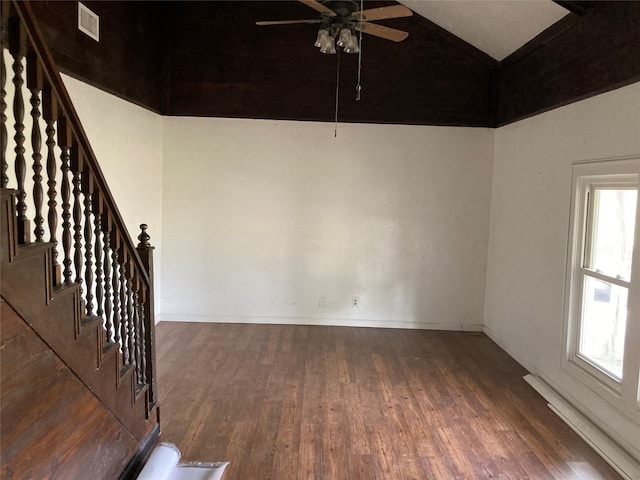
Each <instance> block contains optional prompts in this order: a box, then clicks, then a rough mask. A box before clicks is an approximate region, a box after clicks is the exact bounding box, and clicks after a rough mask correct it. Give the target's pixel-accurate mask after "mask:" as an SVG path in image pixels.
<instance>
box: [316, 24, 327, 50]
mask: <svg viewBox="0 0 640 480" xmlns="http://www.w3.org/2000/svg"><path fill="white" fill-rule="evenodd" d="M328 38H329V31H328V30H327V29H324V28H321V29H320V30H318V36H317V38H316V43H315V44H314V46H316V47H318V48H322V46H323V45H324V44H325V42H326V41H327V39H328Z"/></svg>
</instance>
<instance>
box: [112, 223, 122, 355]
mask: <svg viewBox="0 0 640 480" xmlns="http://www.w3.org/2000/svg"><path fill="white" fill-rule="evenodd" d="M114 237H115V235H114ZM118 248H119V244H118V243H117V240H116V238H114V239H113V242H112V244H111V271H112V272H113V275H112V277H111V291H112V292H113V303H112V307H113V341H114V342H115V343H120V285H119V281H120V271H119V270H120V264H119V263H118Z"/></svg>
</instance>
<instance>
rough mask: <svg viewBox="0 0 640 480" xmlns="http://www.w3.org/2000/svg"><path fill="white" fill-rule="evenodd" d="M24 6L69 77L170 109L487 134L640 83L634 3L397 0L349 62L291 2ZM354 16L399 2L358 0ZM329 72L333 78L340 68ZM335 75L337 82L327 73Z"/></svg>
mask: <svg viewBox="0 0 640 480" xmlns="http://www.w3.org/2000/svg"><path fill="white" fill-rule="evenodd" d="M83 3H84V4H86V5H87V6H88V7H89V8H91V9H92V10H94V11H95V12H96V13H97V14H98V15H100V30H101V32H100V33H101V41H100V43H96V42H95V41H94V40H92V39H89V38H88V37H86V36H85V35H83V34H82V33H80V32H78V31H77V29H76V25H75V22H76V19H77V11H76V9H77V3H76V2H58V1H39V2H33V4H32V8H33V10H34V12H35V13H36V15H37V17H38V18H39V20H40V26H41V29H42V31H43V33H44V35H45V37H46V39H47V42H48V43H49V45H50V47H51V49H52V51H53V54H54V58H56V60H57V61H58V63H59V65H60V67H61V69H62V70H63V71H65V72H66V73H69V74H71V75H74V76H76V77H79V78H81V79H84V80H86V81H88V82H89V83H92V84H94V85H96V86H98V87H100V88H103V89H105V90H108V91H111V92H113V93H115V94H117V95H120V96H122V97H124V98H127V99H129V100H132V101H134V102H136V103H139V104H141V105H143V106H145V107H147V108H150V109H152V110H154V111H158V112H161V113H163V114H167V115H198V116H221V117H242V118H268V119H295V120H316V121H332V120H333V118H334V114H335V110H336V108H335V107H336V86H339V89H338V92H339V95H338V99H339V109H338V112H339V120H340V121H343V122H366V123H371V122H375V123H401V124H429V125H465V126H485V127H490V126H496V125H502V124H505V123H508V122H511V121H514V120H517V119H519V118H524V117H526V116H529V115H533V114H536V113H539V112H541V111H544V110H548V109H550V108H555V107H557V106H559V105H562V104H565V103H568V102H571V101H575V100H577V99H580V98H584V97H586V96H589V95H594V94H597V93H600V92H602V91H606V90H607V89H611V88H616V87H617V86H621V85H624V84H628V83H632V82H635V81H639V80H640V55H638V51H640V33H639V32H640V29H638V28H637V27H638V25H639V24H640V2H582V1H570V0H566V1H565V0H557V1H556V2H552V1H551V0H535V1H530V0H524V1H523V0H518V1H492V0H489V1H484V0H475V1H429V0H403V1H402V3H404V4H405V5H407V6H409V7H410V8H412V9H414V10H415V11H416V12H417V14H415V15H413V16H411V17H406V18H395V19H388V20H379V21H376V23H379V24H383V25H385V26H388V27H391V28H396V29H400V30H404V31H406V32H408V33H409V37H408V38H407V39H406V40H404V41H403V42H400V43H395V42H391V41H388V40H384V39H381V38H378V37H375V36H371V35H365V36H364V40H363V52H362V63H361V66H362V69H361V75H362V99H361V100H360V101H356V100H355V86H356V82H357V72H358V56H357V55H347V54H341V55H323V54H321V53H320V52H319V51H318V49H317V48H315V47H314V46H313V43H314V41H315V37H316V33H317V30H318V26H317V25H316V24H295V25H285V26H257V25H256V24H255V22H256V21H257V20H283V19H306V18H309V19H311V18H316V16H317V15H318V14H317V12H315V11H314V10H312V9H310V8H309V7H308V6H306V5H304V4H303V3H301V2H298V1H233V2H232V1H196V2H190V1H174V2H154V1H149V2H101V1H92V0H86V1H84V2H83ZM364 5H365V7H364V8H365V9H369V8H375V7H380V6H388V5H397V2H393V1H384V0H380V1H378V0H376V1H373V0H366V1H365V2H364ZM338 67H339V72H338ZM338 73H339V82H337V81H336V80H337V77H338Z"/></svg>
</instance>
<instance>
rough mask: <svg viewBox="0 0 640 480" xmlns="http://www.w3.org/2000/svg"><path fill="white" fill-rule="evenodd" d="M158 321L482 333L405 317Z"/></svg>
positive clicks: (171, 317) (473, 327)
mask: <svg viewBox="0 0 640 480" xmlns="http://www.w3.org/2000/svg"><path fill="white" fill-rule="evenodd" d="M156 318H158V319H159V321H160V322H197V323H259V324H277V325H319V326H322V325H325V326H332V327H369V328H400V329H406V330H448V331H459V332H481V331H482V324H461V323H453V322H451V323H445V322H418V321H407V320H377V319H373V320H372V319H352V318H330V317H328V318H320V317H267V316H251V315H237V316H236V315H184V314H161V315H158V316H157V317H156Z"/></svg>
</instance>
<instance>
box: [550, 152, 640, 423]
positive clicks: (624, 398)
mask: <svg viewBox="0 0 640 480" xmlns="http://www.w3.org/2000/svg"><path fill="white" fill-rule="evenodd" d="M603 180H604V184H605V185H606V186H611V187H613V186H630V180H631V181H632V182H633V183H635V185H636V186H637V185H638V183H639V182H640V157H635V158H625V159H619V160H603V161H589V162H581V163H575V164H574V165H573V172H572V189H571V218H570V228H569V242H568V252H567V266H566V288H565V309H564V328H563V345H564V348H565V350H564V352H563V357H562V364H561V367H562V369H563V371H565V372H566V373H568V374H569V375H570V376H571V377H573V378H574V379H576V380H577V381H579V382H580V383H582V384H583V385H584V386H586V387H587V388H588V389H589V390H591V391H592V392H594V393H596V394H597V395H598V396H600V397H601V398H603V399H604V400H606V401H607V402H609V403H610V404H612V405H613V406H614V407H615V408H616V409H617V410H618V411H620V412H621V413H623V414H625V415H628V416H629V417H630V418H633V419H636V420H637V419H639V418H640V390H639V386H640V348H639V347H638V346H639V345H640V195H638V204H637V206H636V225H635V239H634V249H633V260H632V272H631V279H630V281H629V282H626V281H622V285H624V286H625V287H627V286H628V287H629V290H628V303H627V312H628V316H627V319H628V320H627V328H626V333H625V352H624V358H625V360H624V365H623V374H622V378H623V380H622V381H621V382H620V381H616V380H615V378H613V377H612V376H610V375H608V374H606V373H605V372H604V371H603V370H602V369H600V368H598V367H596V366H594V365H593V364H592V363H591V362H589V361H587V360H586V359H584V358H582V357H580V356H579V355H577V342H578V338H579V317H578V315H579V314H580V310H581V308H582V307H581V300H582V278H583V275H584V271H583V269H582V268H581V267H582V255H583V252H584V242H585V241H586V238H585V237H586V235H584V236H583V230H584V227H585V222H586V202H585V201H584V197H583V195H584V193H585V189H586V188H587V185H592V184H594V185H602V184H603ZM590 275H591V272H590ZM592 276H593V277H598V276H600V275H599V274H598V273H597V272H594V274H593V275H592ZM605 277H608V276H605ZM606 281H610V278H606ZM620 282H621V281H620V280H617V279H616V281H615V282H612V283H616V284H620ZM634 319H635V320H634Z"/></svg>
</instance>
